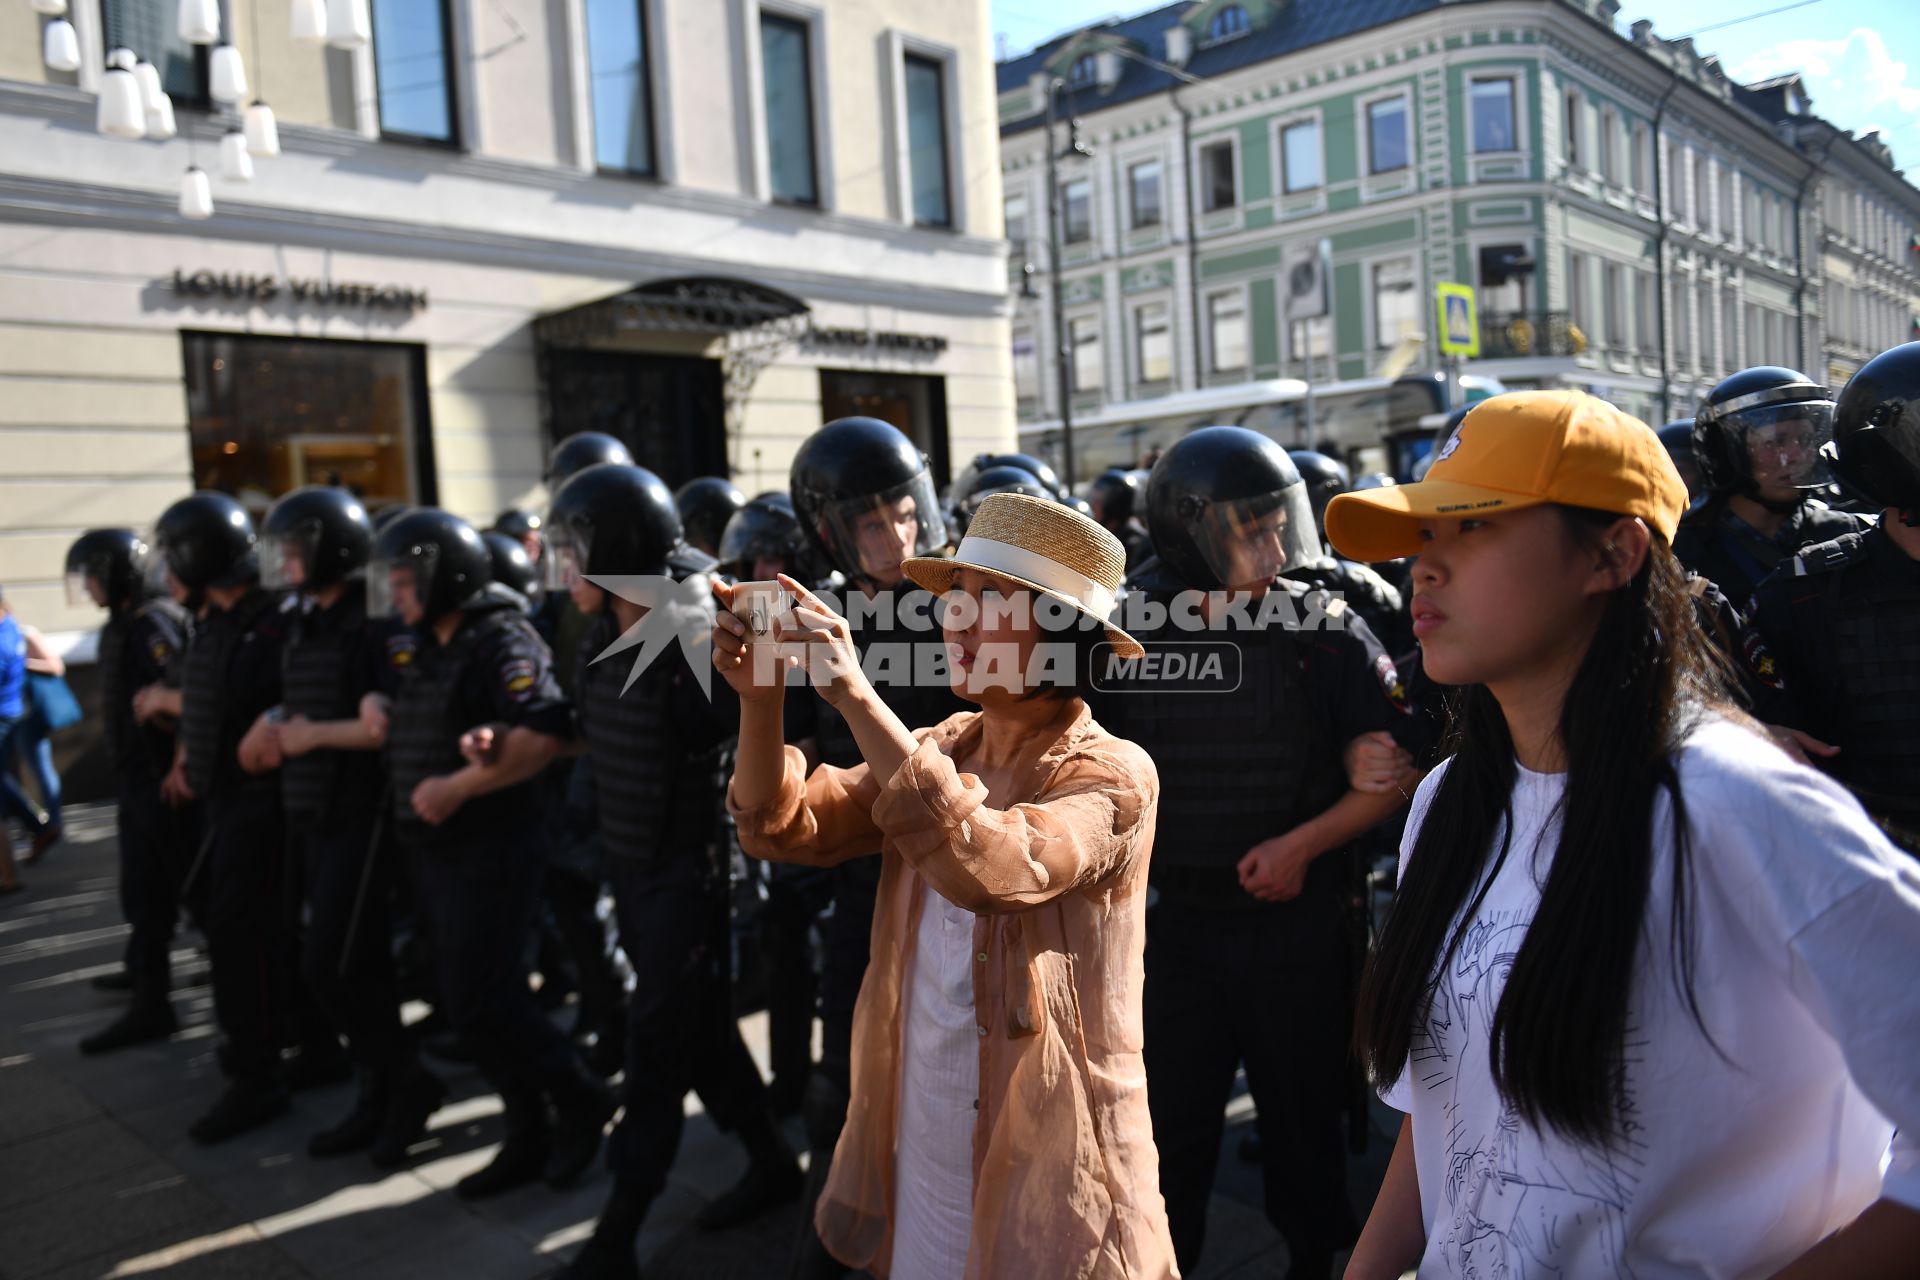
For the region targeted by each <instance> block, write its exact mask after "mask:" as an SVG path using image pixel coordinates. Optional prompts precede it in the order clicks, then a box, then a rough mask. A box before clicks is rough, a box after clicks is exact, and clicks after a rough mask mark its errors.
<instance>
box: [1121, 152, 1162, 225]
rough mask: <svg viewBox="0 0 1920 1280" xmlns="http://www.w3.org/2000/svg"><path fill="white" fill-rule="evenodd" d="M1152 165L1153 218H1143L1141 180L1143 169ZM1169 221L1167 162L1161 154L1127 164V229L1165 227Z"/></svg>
mask: <svg viewBox="0 0 1920 1280" xmlns="http://www.w3.org/2000/svg"><path fill="white" fill-rule="evenodd" d="M1148 167H1151V168H1153V170H1154V171H1155V172H1154V177H1153V181H1154V195H1153V202H1154V210H1153V218H1152V219H1151V220H1150V221H1148V220H1143V219H1142V218H1141V217H1140V181H1139V176H1138V175H1139V173H1140V171H1141V170H1142V169H1145V168H1148ZM1166 223H1167V162H1166V160H1165V159H1164V158H1163V157H1161V156H1146V157H1143V158H1141V159H1138V160H1133V161H1129V162H1128V164H1127V230H1129V231H1141V230H1144V229H1146V228H1148V227H1163V226H1165V225H1166Z"/></svg>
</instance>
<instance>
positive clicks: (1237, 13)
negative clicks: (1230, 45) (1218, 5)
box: [1207, 4, 1253, 44]
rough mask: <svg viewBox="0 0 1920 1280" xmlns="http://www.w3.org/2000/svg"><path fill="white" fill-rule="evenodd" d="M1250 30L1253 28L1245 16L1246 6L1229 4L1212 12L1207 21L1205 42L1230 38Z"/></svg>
mask: <svg viewBox="0 0 1920 1280" xmlns="http://www.w3.org/2000/svg"><path fill="white" fill-rule="evenodd" d="M1251 30H1253V23H1252V22H1251V21H1250V20H1249V19H1248V18H1247V11H1246V8H1245V7H1244V6H1242V5H1237V4H1230V5H1228V6H1227V7H1226V8H1224V9H1222V10H1220V12H1218V13H1216V14H1214V15H1213V17H1212V18H1211V19H1210V20H1209V21H1208V22H1207V42H1208V43H1209V44H1211V43H1212V42H1213V41H1215V40H1231V39H1233V38H1234V37H1235V36H1243V35H1245V34H1247V32H1249V31H1251Z"/></svg>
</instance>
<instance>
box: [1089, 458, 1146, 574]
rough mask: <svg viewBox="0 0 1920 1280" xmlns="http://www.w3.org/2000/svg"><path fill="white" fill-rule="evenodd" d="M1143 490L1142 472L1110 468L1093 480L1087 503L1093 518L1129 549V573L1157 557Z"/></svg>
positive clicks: (1123, 468)
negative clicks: (1146, 518)
mask: <svg viewBox="0 0 1920 1280" xmlns="http://www.w3.org/2000/svg"><path fill="white" fill-rule="evenodd" d="M1141 487H1142V484H1141V477H1140V473H1139V472H1135V471H1129V470H1127V469H1126V468H1125V467H1109V468H1107V470H1105V471H1102V472H1101V473H1100V474H1099V475H1097V476H1095V477H1094V478H1093V484H1092V486H1091V487H1089V488H1088V490H1087V504H1088V506H1089V507H1090V508H1091V509H1092V518H1093V519H1094V520H1095V521H1097V522H1098V523H1099V524H1100V527H1101V528H1103V529H1105V530H1106V531H1107V532H1108V533H1110V534H1112V535H1113V536H1114V537H1116V538H1118V539H1120V545H1121V546H1123V547H1125V548H1126V549H1127V572H1129V573H1131V572H1133V570H1135V569H1137V568H1139V567H1140V565H1141V564H1142V563H1144V562H1145V561H1146V559H1147V557H1149V556H1151V555H1152V554H1153V539H1151V538H1149V537H1148V536H1147V526H1146V524H1145V523H1144V522H1143V521H1142V520H1141V519H1140V514H1141V512H1143V511H1144V510H1145V509H1146V506H1145V504H1144V503H1142V502H1141V501H1140V490H1141Z"/></svg>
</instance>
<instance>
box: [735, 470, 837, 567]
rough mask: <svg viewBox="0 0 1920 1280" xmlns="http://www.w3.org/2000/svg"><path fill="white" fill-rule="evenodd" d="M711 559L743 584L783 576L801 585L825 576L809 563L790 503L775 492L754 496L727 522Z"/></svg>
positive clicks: (791, 500) (796, 518) (798, 524)
mask: <svg viewBox="0 0 1920 1280" xmlns="http://www.w3.org/2000/svg"><path fill="white" fill-rule="evenodd" d="M714 558H715V559H716V560H717V561H719V566H718V567H719V571H720V572H721V573H723V574H726V575H728V576H729V577H732V578H735V579H737V580H739V581H742V582H770V581H772V580H773V578H774V577H775V576H776V575H778V574H782V573H785V574H791V575H792V576H793V577H795V578H798V579H799V580H800V581H802V582H812V581H815V580H817V579H818V578H820V577H823V576H824V575H823V574H821V573H819V572H817V570H816V569H815V567H814V566H812V565H811V564H810V563H809V562H808V558H807V541H806V535H805V534H803V533H801V531H800V517H799V516H797V515H795V514H794V511H793V499H792V498H789V497H788V496H787V495H786V494H784V493H781V492H780V491H779V490H777V489H772V490H769V491H767V492H766V493H763V494H760V495H758V496H756V497H755V498H754V499H753V500H752V501H750V502H748V503H747V505H746V506H744V507H742V508H740V510H739V511H738V512H736V513H735V514H734V516H733V518H732V519H730V520H728V521H727V527H726V528H725V529H724V530H722V531H721V534H720V549H719V551H718V552H717V553H715V556H714Z"/></svg>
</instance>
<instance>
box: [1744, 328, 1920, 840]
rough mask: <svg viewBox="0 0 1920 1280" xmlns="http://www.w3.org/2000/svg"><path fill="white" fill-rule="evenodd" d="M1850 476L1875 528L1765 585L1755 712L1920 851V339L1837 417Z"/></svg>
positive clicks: (1871, 375) (1822, 547)
mask: <svg viewBox="0 0 1920 1280" xmlns="http://www.w3.org/2000/svg"><path fill="white" fill-rule="evenodd" d="M1834 437H1835V443H1836V445H1837V446H1838V448H1837V458H1836V463H1835V465H1836V469H1837V470H1838V471H1839V473H1840V478H1841V480H1842V481H1843V482H1844V483H1845V484H1847V485H1848V486H1849V487H1850V488H1852V489H1853V490H1854V491H1856V492H1858V493H1860V494H1862V495H1864V496H1866V497H1868V498H1870V499H1871V500H1872V501H1873V503H1874V504H1875V505H1876V506H1877V507H1880V508H1882V509H1883V510H1882V515H1881V517H1880V521H1879V523H1878V524H1877V525H1875V526H1871V527H1869V528H1867V529H1866V530H1865V531H1864V532H1862V533H1851V534H1846V535H1843V536H1842V537H1839V538H1837V539H1834V540H1833V541H1831V542H1824V543H1820V544H1817V545H1815V546H1811V547H1807V548H1805V549H1804V550H1802V551H1801V552H1800V554H1799V555H1797V556H1795V557H1794V558H1793V559H1791V560H1789V561H1788V562H1787V563H1785V564H1783V565H1782V566H1781V567H1780V568H1779V569H1777V570H1775V571H1774V573H1773V575H1772V576H1771V577H1769V578H1768V579H1767V580H1766V581H1765V582H1764V583H1763V584H1761V587H1760V589H1759V590H1758V591H1757V592H1756V593H1755V594H1754V598H1753V606H1752V608H1751V609H1750V610H1749V611H1748V619H1747V622H1748V629H1747V632H1746V634H1745V636H1744V645H1743V655H1742V656H1743V659H1744V662H1745V674H1746V678H1747V679H1746V683H1747V685H1748V688H1749V691H1750V692H1751V693H1752V695H1753V700H1754V708H1753V709H1754V714H1755V715H1756V716H1758V717H1759V718H1760V719H1762V720H1764V721H1766V722H1767V723H1769V724H1771V725H1775V726H1778V727H1779V729H1780V730H1782V731H1785V733H1784V736H1786V737H1787V738H1788V742H1787V744H1786V745H1788V746H1789V747H1790V749H1792V750H1794V751H1796V752H1799V753H1803V754H1804V756H1805V757H1807V758H1810V759H1811V761H1812V763H1814V764H1815V765H1817V766H1818V767H1820V768H1822V769H1824V770H1826V771H1827V772H1828V773H1831V774H1832V775H1833V776H1834V777H1835V778H1837V779H1839V780H1840V781H1841V782H1843V783H1845V784H1846V785H1847V787H1848V788H1850V789H1851V790H1852V791H1853V793H1854V794H1855V795H1856V796H1858V797H1859V799H1860V803H1861V805H1862V806H1864V807H1865V808H1866V810H1867V812H1868V813H1870V814H1872V815H1873V817H1874V819H1875V820H1876V821H1878V822H1879V823H1880V825H1881V826H1882V827H1883V828H1884V829H1885V830H1886V832H1887V834H1888V835H1889V836H1891V837H1892V838H1893V840H1894V842H1895V843H1896V844H1898V845H1900V846H1901V847H1902V848H1904V849H1905V850H1906V851H1907V852H1909V853H1911V854H1914V855H1915V856H1916V857H1920V680H1917V679H1916V672H1920V342H1909V343H1907V344H1906V345H1904V346H1899V347H1895V348H1893V349H1892V350H1891V351H1886V352H1883V353H1882V354H1880V355H1878V356H1876V357H1874V358H1873V359H1872V360H1869V361H1868V362H1867V363H1866V364H1864V365H1862V366H1861V367H1860V371H1859V372H1858V373H1856V374H1854V375H1853V377H1852V378H1851V379H1850V380H1849V381H1848V382H1847V385H1846V387H1845V389H1844V390H1842V391H1841V393H1840V399H1839V401H1838V403H1837V406H1836V408H1835V413H1834Z"/></svg>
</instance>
